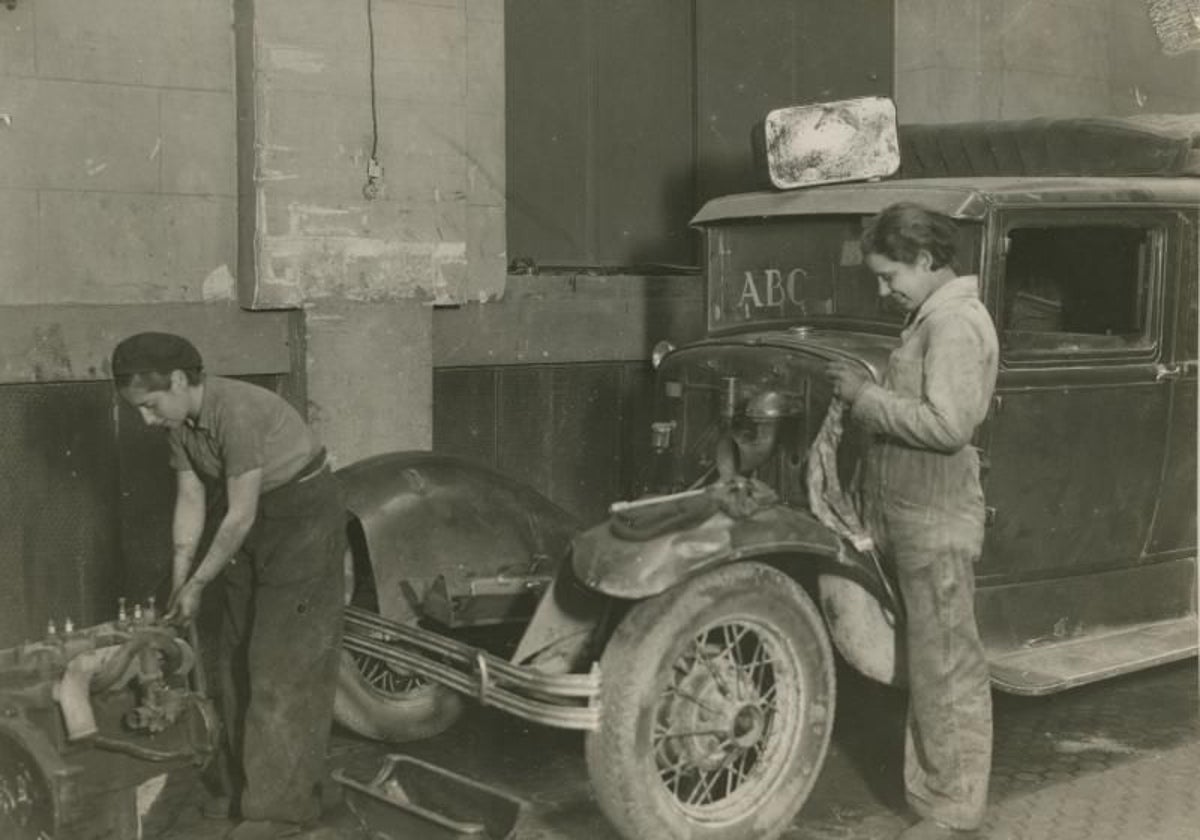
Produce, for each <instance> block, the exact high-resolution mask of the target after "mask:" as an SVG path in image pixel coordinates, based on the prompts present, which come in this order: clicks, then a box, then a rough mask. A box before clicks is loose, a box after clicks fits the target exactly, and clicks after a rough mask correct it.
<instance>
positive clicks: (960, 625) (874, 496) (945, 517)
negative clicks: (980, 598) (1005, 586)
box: [862, 444, 992, 829]
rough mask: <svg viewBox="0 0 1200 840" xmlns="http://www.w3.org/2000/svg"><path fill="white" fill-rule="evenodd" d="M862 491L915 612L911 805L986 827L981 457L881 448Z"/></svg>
mask: <svg viewBox="0 0 1200 840" xmlns="http://www.w3.org/2000/svg"><path fill="white" fill-rule="evenodd" d="M862 486H863V497H864V499H863V501H864V515H865V517H866V520H867V522H866V524H867V527H868V529H869V530H870V531H871V535H872V536H873V537H874V538H875V541H876V544H877V545H878V546H879V548H880V550H881V551H882V552H883V553H884V555H885V556H887V557H888V558H890V560H891V561H892V563H893V564H894V566H895V570H896V576H897V579H898V580H899V583H900V592H901V595H902V597H903V598H904V605H905V609H906V612H907V625H906V637H905V642H906V649H905V653H906V655H907V661H908V683H909V703H908V724H907V732H906V737H905V751H904V782H905V789H906V793H907V798H908V802H909V805H910V806H911V807H912V808H913V810H914V811H916V812H917V813H918V814H920V815H921V816H923V817H929V818H932V819H935V820H937V821H939V822H941V823H943V824H945V825H948V826H951V827H953V828H960V829H973V828H977V827H978V826H979V825H980V823H981V822H982V821H983V815H984V809H985V808H986V805H987V792H988V779H989V776H990V772H991V760H992V695H991V678H990V674H989V670H988V664H987V659H986V657H985V655H984V650H983V644H982V643H981V641H980V638H979V630H978V627H977V626H976V623H975V570H974V563H975V560H976V559H977V558H978V557H979V553H980V550H981V548H982V545H983V494H982V492H981V490H980V487H979V467H978V460H977V458H976V454H975V452H974V450H971V449H965V450H962V451H961V452H958V453H954V454H953V455H944V454H940V453H936V452H924V451H921V450H913V449H904V448H903V447H899V446H895V445H888V444H883V445H879V444H877V445H876V446H875V447H873V448H872V451H871V452H870V453H868V456H867V459H866V464H865V469H864V474H863V485H862Z"/></svg>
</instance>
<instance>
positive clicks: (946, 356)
mask: <svg viewBox="0 0 1200 840" xmlns="http://www.w3.org/2000/svg"><path fill="white" fill-rule="evenodd" d="M978 286H979V281H978V279H977V278H976V277H974V276H967V277H955V278H954V279H953V280H950V281H949V282H947V283H946V284H945V285H943V286H942V287H941V288H940V289H938V290H937V291H935V292H934V293H933V294H931V295H930V296H929V297H928V298H926V299H925V302H924V303H922V304H921V306H920V308H918V309H917V311H916V312H915V313H914V315H913V316H912V318H911V320H910V321H909V323H908V325H907V326H906V327H905V328H904V331H903V332H902V333H901V334H900V346H899V347H898V348H897V349H896V350H895V351H894V352H893V353H892V356H891V359H889V361H888V369H887V374H886V376H885V378H884V382H883V385H882V386H879V385H875V384H869V385H866V386H864V387H863V389H862V390H861V391H860V392H859V393H858V395H857V396H856V397H855V399H854V408H853V417H854V419H855V420H857V421H858V422H859V423H861V424H862V425H863V426H865V427H866V428H867V429H868V430H870V431H872V432H875V433H877V434H883V435H886V436H888V437H890V438H893V439H895V440H897V441H900V442H903V443H907V444H908V445H909V446H915V447H918V448H920V449H932V450H934V451H937V452H955V451H957V450H959V449H962V448H963V447H964V446H966V445H967V444H968V443H970V442H971V436H972V435H973V434H974V433H975V428H976V427H977V426H978V425H979V424H980V423H982V422H983V418H984V417H985V416H986V415H987V411H988V404H989V403H990V402H991V399H992V390H993V389H994V388H995V387H996V368H997V364H998V357H999V342H998V341H997V339H996V327H995V326H994V325H993V324H992V319H991V316H990V315H988V312H987V309H986V308H984V305H983V304H982V303H981V302H980V300H979V291H978Z"/></svg>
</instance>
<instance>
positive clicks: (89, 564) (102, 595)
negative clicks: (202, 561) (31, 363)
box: [0, 382, 121, 646]
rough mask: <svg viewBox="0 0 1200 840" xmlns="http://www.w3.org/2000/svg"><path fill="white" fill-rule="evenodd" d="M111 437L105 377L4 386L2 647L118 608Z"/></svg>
mask: <svg viewBox="0 0 1200 840" xmlns="http://www.w3.org/2000/svg"><path fill="white" fill-rule="evenodd" d="M113 440H114V434H113V404H112V387H111V385H110V384H108V383H106V382H89V383H73V384H62V385H4V386H0V511H3V513H2V514H0V516H2V519H0V580H3V585H2V586H0V645H3V646H9V645H13V644H18V643H20V642H21V641H23V640H25V639H27V638H34V637H41V636H42V635H43V634H44V633H45V628H46V622H47V620H48V619H49V618H54V619H55V620H56V622H58V623H59V625H60V626H61V623H62V620H63V619H64V618H65V617H67V616H70V617H71V618H72V619H73V620H74V621H75V623H76V624H78V625H83V624H88V623H92V622H95V621H98V620H101V619H104V618H109V617H111V613H112V612H115V606H116V602H115V598H116V597H117V594H118V593H119V591H120V587H121V579H120V571H119V568H120V563H119V560H120V550H119V538H118V526H117V520H118V514H117V509H118V500H119V496H118V483H117V452H116V448H115V447H114V446H113Z"/></svg>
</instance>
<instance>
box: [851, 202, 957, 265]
mask: <svg viewBox="0 0 1200 840" xmlns="http://www.w3.org/2000/svg"><path fill="white" fill-rule="evenodd" d="M957 234H958V229H957V228H956V227H955V224H954V220H953V219H951V218H950V217H949V216H946V215H944V214H942V213H938V212H936V211H934V210H930V209H929V208H928V207H922V206H921V205H920V204H915V203H913V202H911V201H901V202H898V203H896V204H893V205H891V206H889V207H885V208H884V209H883V210H881V211H880V212H879V214H878V215H877V216H875V217H874V218H872V219H871V220H870V221H868V222H867V226H866V228H864V229H863V232H862V237H861V238H860V240H859V242H860V244H861V245H862V252H863V256H866V255H867V254H882V255H883V256H885V257H887V258H888V259H890V260H895V261H896V262H902V263H908V264H910V265H911V264H912V263H914V262H916V260H917V255H918V254H919V253H920V252H921V251H928V252H929V256H930V257H932V258H933V262H932V265H931V267H932V268H935V269H938V268H942V267H943V266H947V265H951V264H952V263H953V262H954V257H955V253H956V248H955V239H956V237H957Z"/></svg>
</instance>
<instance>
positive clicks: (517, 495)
mask: <svg viewBox="0 0 1200 840" xmlns="http://www.w3.org/2000/svg"><path fill="white" fill-rule="evenodd" d="M337 476H338V479H339V480H340V482H341V485H342V488H343V491H344V493H345V497H346V509H347V511H348V512H349V515H350V517H351V521H350V543H351V547H352V549H353V551H354V554H355V563H356V577H357V576H359V575H361V574H362V573H363V572H364V571H365V570H366V569H369V571H370V572H371V574H372V577H373V579H374V584H375V595H376V599H377V602H378V603H377V609H378V612H379V614H380V615H382V616H383V617H385V618H388V619H391V620H393V621H401V622H403V621H407V620H410V619H412V618H413V617H414V616H415V615H417V614H418V609H417V608H418V605H419V604H420V603H421V601H422V600H423V599H424V597H425V595H426V594H427V592H428V589H429V587H430V586H431V585H432V584H433V582H434V581H435V580H437V578H438V577H443V578H444V579H445V580H446V581H447V582H449V583H450V585H451V588H452V589H458V588H459V586H460V585H462V584H469V583H470V581H471V580H473V579H476V578H485V577H487V578H495V577H496V576H499V575H504V574H512V575H529V574H535V573H536V574H546V575H553V574H554V573H555V572H556V570H557V567H558V565H559V563H560V562H561V560H562V558H563V557H564V556H565V555H566V551H567V549H568V547H569V545H570V540H571V537H572V536H573V535H574V534H575V533H576V532H577V531H578V529H579V526H578V524H577V522H576V521H575V519H574V517H572V516H571V515H570V514H569V513H567V512H566V511H564V510H562V509H561V508H559V507H558V506H556V505H555V504H554V503H552V502H551V501H549V500H548V499H547V498H545V497H544V496H542V495H541V494H540V493H538V492H537V491H535V490H533V489H532V488H530V487H527V486H525V485H523V484H521V483H520V482H517V481H515V480H513V479H511V478H507V477H505V476H503V475H501V474H499V473H497V472H493V471H492V470H489V469H487V468H485V467H482V466H479V465H476V464H472V463H470V462H468V461H465V460H462V459H459V458H454V457H451V456H447V455H439V454H436V453H432V452H391V453H387V454H383V455H377V456H375V457H372V458H367V459H364V460H362V461H357V462H355V463H353V464H350V465H348V466H346V467H343V468H342V469H340V470H338V472H337ZM364 566H365V568H364Z"/></svg>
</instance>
